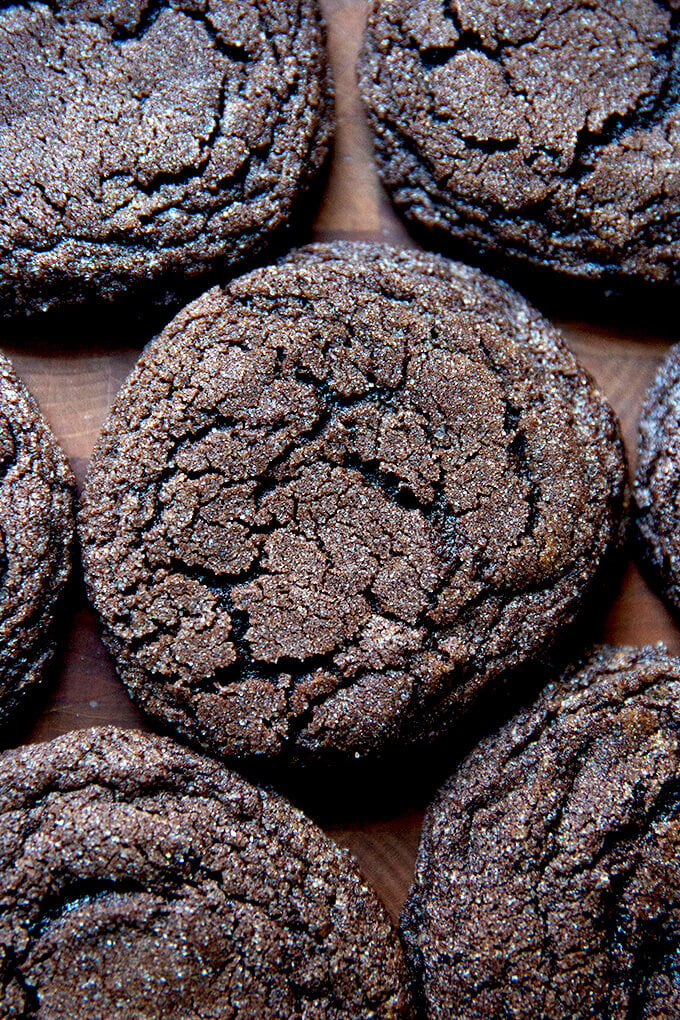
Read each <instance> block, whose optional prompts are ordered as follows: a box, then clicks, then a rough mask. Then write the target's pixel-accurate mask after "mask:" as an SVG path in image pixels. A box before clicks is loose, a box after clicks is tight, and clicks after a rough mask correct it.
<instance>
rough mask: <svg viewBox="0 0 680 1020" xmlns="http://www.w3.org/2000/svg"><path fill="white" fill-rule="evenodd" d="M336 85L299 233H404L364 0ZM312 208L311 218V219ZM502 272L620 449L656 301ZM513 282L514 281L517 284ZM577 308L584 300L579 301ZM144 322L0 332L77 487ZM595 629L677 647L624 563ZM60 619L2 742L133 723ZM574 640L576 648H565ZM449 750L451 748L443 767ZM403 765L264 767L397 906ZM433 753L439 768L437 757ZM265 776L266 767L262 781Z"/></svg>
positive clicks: (411, 851)
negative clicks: (366, 48)
mask: <svg viewBox="0 0 680 1020" xmlns="http://www.w3.org/2000/svg"><path fill="white" fill-rule="evenodd" d="M322 6H323V9H324V12H325V15H326V18H327V24H328V45H329V52H330V58H331V62H332V67H333V73H334V78H335V83H336V90H337V118H338V127H337V135H336V140H335V147H334V152H333V158H332V164H331V168H330V173H329V178H328V181H327V185H326V189H325V192H324V195H323V198H322V200H321V205H320V207H319V208H318V210H313V209H311V208H310V209H309V210H307V219H308V222H309V224H310V227H309V228H306V226H305V224H304V223H301V224H300V225H299V226H300V233H301V236H303V237H304V236H305V235H307V236H314V237H317V238H323V239H326V238H334V237H350V238H364V239H365V238H370V239H378V240H384V241H389V242H392V243H403V244H413V243H414V242H413V241H412V240H411V239H410V238H409V235H408V232H407V231H406V229H405V228H404V226H403V225H402V224H401V223H400V222H399V220H398V219H397V218H396V216H395V215H394V213H393V211H392V209H391V206H390V204H389V201H388V199H387V198H386V196H385V195H384V193H383V192H382V190H381V188H380V185H379V183H378V179H377V176H376V172H375V168H374V163H373V157H372V151H371V142H370V137H369V133H368V129H367V125H366V121H365V118H364V114H363V111H362V108H361V103H360V100H359V96H358V93H357V90H356V86H355V71H354V68H355V63H356V57H357V54H358V51H359V47H360V44H361V34H362V29H363V25H364V22H365V4H364V2H363V0H322ZM314 217H315V218H314ZM513 283H514V284H515V285H516V286H519V288H520V289H521V290H524V291H525V292H526V293H527V294H528V296H530V297H531V299H532V300H533V301H534V303H536V304H537V305H538V306H539V307H540V308H541V309H542V310H543V311H545V312H546V313H547V314H549V315H550V316H551V317H552V318H553V319H554V320H555V321H557V322H558V324H559V325H560V327H561V329H562V330H563V332H564V335H565V337H566V339H567V341H568V343H569V344H570V345H571V346H572V348H573V349H574V351H575V352H576V353H577V355H578V356H579V357H580V358H581V359H582V361H583V363H584V364H585V365H586V367H587V368H588V369H589V371H590V372H591V373H592V375H593V376H594V377H595V379H596V380H597V381H598V383H599V385H600V387H601V389H602V390H603V391H604V392H605V393H606V394H607V396H608V397H609V399H610V400H611V402H612V404H613V405H614V407H615V409H616V411H617V412H618V414H619V416H620V419H621V424H622V429H623V433H624V436H625V440H626V445H627V449H628V453H629V457H630V459H631V462H632V460H633V459H634V448H635V434H636V427H637V420H638V415H639V409H640V404H641V401H642V398H643V394H644V391H645V389H646V387H647V385H648V383H649V381H650V379H651V378H652V376H653V374H654V372H655V370H656V368H657V366H658V364H659V362H660V360H661V359H662V357H663V356H664V353H665V352H666V350H667V349H668V347H669V345H670V343H671V342H672V341H673V340H674V339H675V335H674V325H673V320H672V318H671V317H670V315H669V312H668V309H664V308H663V307H659V308H656V307H655V306H654V307H649V304H650V302H649V301H647V306H645V304H644V303H642V304H641V305H640V307H634V308H633V309H632V311H631V309H630V307H628V306H627V307H626V308H623V307H622V306H621V305H620V304H617V303H616V302H614V301H612V300H609V299H607V298H606V297H604V296H597V295H596V296H595V298H593V296H592V294H591V295H590V297H589V298H588V300H587V301H585V300H584V301H583V302H581V299H580V298H578V296H577V295H575V294H574V293H573V291H572V290H571V289H570V288H567V287H564V288H563V287H553V288H550V290H547V289H544V288H543V285H542V284H540V283H537V282H536V281H534V280H530V279H529V278H527V279H526V281H525V280H524V279H523V277H522V276H519V277H515V278H513ZM525 283H526V286H525ZM586 310H587V311H586ZM152 335H153V331H152V330H150V329H149V327H148V326H146V327H145V326H143V325H142V324H139V323H136V322H127V321H126V320H125V318H124V317H123V318H122V319H121V318H118V319H117V318H116V316H115V315H113V316H109V315H108V314H107V316H106V322H105V323H102V322H101V321H100V320H98V319H97V318H96V317H94V318H93V317H92V316H90V317H89V318H87V317H75V318H69V317H66V318H65V319H64V320H63V322H62V323H61V324H60V325H57V326H55V324H54V323H52V324H51V325H50V326H49V327H45V326H44V325H41V324H40V323H35V324H31V325H30V326H26V325H24V324H18V325H17V326H15V327H13V328H12V329H11V330H9V329H8V330H5V332H4V334H2V335H1V336H0V341H1V342H2V348H3V350H5V352H6V353H7V354H9V356H10V357H11V358H12V359H13V360H14V362H15V365H16V367H17V370H18V371H19V373H20V375H21V376H22V378H23V379H24V381H25V382H26V384H27V386H28V387H29V388H30V390H31V391H32V393H33V394H34V396H35V397H36V399H37V401H38V403H39V404H40V406H41V408H42V410H43V412H44V414H45V416H46V418H47V419H48V420H49V421H50V423H51V424H52V427H53V428H54V430H55V432H56V434H57V436H58V438H59V439H60V441H61V443H62V445H63V447H64V449H65V450H66V452H67V454H68V456H69V457H70V458H71V461H72V463H73V466H74V469H75V471H76V475H77V477H78V482H79V484H80V485H82V482H83V478H84V475H85V471H86V467H87V461H88V458H89V456H90V453H91V450H92V447H93V444H94V442H95V440H96V437H97V433H98V430H99V428H100V426H101V423H102V421H103V420H104V418H105V416H106V413H107V411H108V409H109V407H110V405H111V402H112V400H113V398H114V396H115V394H116V391H117V390H118V388H119V386H120V384H121V383H122V381H123V379H124V378H125V377H126V375H127V374H128V372H129V371H130V369H131V368H132V366H133V365H134V362H135V360H136V358H137V357H138V355H139V351H140V350H141V348H142V346H143V344H144V343H145V342H146V341H147V340H148V339H150V337H151V336H152ZM610 597H611V598H612V605H611V608H610V610H609V612H608V615H606V620H605V623H604V624H603V626H602V627H601V629H600V631H599V632H598V634H597V635H596V636H598V637H600V638H602V639H604V640H608V641H616V642H621V643H631V644H641V643H645V642H655V641H664V642H666V644H668V645H669V647H670V648H671V649H672V650H673V651H676V652H678V653H680V631H679V630H678V628H677V627H676V625H675V624H674V622H673V620H672V619H671V617H670V615H669V614H668V612H667V611H666V609H665V608H664V606H663V605H662V603H661V602H660V601H659V600H658V599H657V598H656V597H655V596H654V595H653V594H652V592H651V591H650V590H649V588H648V587H647V585H646V583H645V581H644V580H643V578H642V577H641V576H640V574H639V572H638V570H637V568H636V567H635V565H634V564H632V563H631V564H629V565H628V568H627V569H626V570H625V572H624V575H623V578H622V581H621V585H620V589H619V591H618V592H617V593H615V592H612V593H611V594H610ZM73 603H74V605H73V617H72V621H71V624H70V628H69V633H68V635H65V637H64V650H63V653H62V656H61V659H60V662H59V664H58V668H57V670H56V671H55V672H56V675H55V681H54V686H53V688H52V691H51V694H50V696H49V697H48V699H47V703H46V704H45V705H44V707H43V710H42V712H41V714H40V716H39V717H38V718H37V719H34V720H32V721H31V725H30V727H29V728H28V729H26V730H25V731H23V732H21V731H19V730H17V731H16V732H15V733H13V734H11V735H10V742H18V741H21V740H44V739H48V738H50V737H52V736H55V735H57V734H59V733H62V732H64V731H66V730H69V729H73V728H76V727H82V726H90V725H95V724H101V723H105V722H111V723H117V724H119V725H122V726H139V727H142V728H144V726H145V723H144V721H143V719H142V717H141V715H140V714H139V712H138V711H137V709H136V708H135V707H134V706H133V705H132V704H131V702H130V700H129V699H128V697H127V695H126V693H125V690H124V688H123V686H122V685H121V684H120V683H119V681H118V680H117V679H116V676H115V673H114V670H113V667H112V665H111V662H110V660H109V658H108V656H107V654H106V651H105V649H104V647H103V645H102V643H101V640H100V638H99V636H98V631H97V625H96V622H95V620H94V617H93V615H92V613H91V611H90V610H89V609H88V608H87V606H86V605H85V602H84V598H83V595H82V588H81V584H80V583H79V582H78V583H76V585H75V587H74V594H73ZM575 651H576V649H575ZM455 756H456V748H451V749H450V754H449V767H452V766H453V762H454V760H455ZM404 758H405V760H404V762H403V766H404V768H403V769H402V770H399V769H396V770H394V769H392V770H376V771H374V772H372V773H370V774H368V775H367V774H365V773H361V772H358V773H357V772H355V773H349V774H346V775H338V776H335V777H333V778H332V779H327V778H326V777H324V776H321V777H319V776H318V775H316V776H314V777H309V776H307V777H305V776H302V777H298V778H296V780H295V782H294V783H293V784H292V786H290V783H289V777H282V776H278V777H273V779H274V780H275V781H276V782H279V781H280V782H281V783H282V785H283V786H284V787H286V788H289V787H290V791H291V795H292V796H293V797H294V799H296V800H297V801H298V802H299V803H301V804H302V805H303V806H304V807H305V808H306V809H307V810H309V811H310V812H311V813H312V814H313V815H314V816H316V817H317V819H318V820H319V821H320V822H321V824H322V825H323V826H324V827H325V828H326V830H327V831H328V832H330V833H331V834H332V835H333V836H334V837H335V838H336V839H337V840H338V841H339V842H340V843H342V844H343V845H344V846H346V847H348V848H349V849H350V850H351V851H352V852H353V853H354V854H355V855H356V856H357V857H358V859H359V861H360V863H361V866H362V867H363V870H364V872H365V874H366V876H367V878H368V879H369V880H370V881H371V882H372V884H373V885H374V886H375V888H376V889H377V891H378V892H379V894H380V895H381V896H382V898H383V900H384V902H385V903H386V904H387V906H388V908H389V909H390V911H391V912H392V913H393V914H394V915H396V914H397V913H398V911H399V909H400V907H401V904H402V902H403V900H404V897H405V895H406V892H407V890H408V887H409V884H410V880H411V875H412V868H413V861H414V858H415V854H416V850H417V846H418V838H419V831H420V825H421V821H422V809H423V805H424V803H425V802H426V800H427V798H428V797H429V796H430V793H431V789H432V787H433V785H436V782H437V781H438V778H439V777H440V776H441V774H442V771H441V764H440V767H439V772H437V770H434V771H432V770H429V771H428V769H427V768H425V767H423V771H422V773H421V772H419V769H420V764H419V763H417V762H413V763H412V764H411V763H410V762H409V760H408V758H407V757H406V756H404ZM446 767H447V766H446V762H445V764H444V771H445V769H446ZM271 778H272V777H270V779H271Z"/></svg>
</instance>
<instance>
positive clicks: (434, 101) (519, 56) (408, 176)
mask: <svg viewBox="0 0 680 1020" xmlns="http://www.w3.org/2000/svg"><path fill="white" fill-rule="evenodd" d="M679 18H680V9H679V6H678V3H677V0H665V2H663V0H659V2H656V0H634V2H631V3H621V2H620V0H599V2H597V3H591V2H590V0H576V2H574V0H538V2H531V3H529V2H527V0H517V2H514V3H507V2H504V0H456V2H455V3H454V2H453V0H373V3H372V6H371V12H370V15H369V21H368V29H367V34H366V39H365V45H364V50H363V55H362V58H361V61H360V88H361V92H362V95H363V99H364V102H365V104H366V107H367V109H368V112H369V114H370V119H371V122H372V127H373V131H374V135H375V149H376V156H377V160H378V167H379V171H380V175H381V177H382V180H383V183H384V185H385V187H386V188H387V190H388V191H389V192H390V194H391V196H392V199H393V201H394V202H395V204H396V205H397V207H398V209H399V210H400V212H401V213H403V215H404V216H405V217H406V219H407V220H408V221H409V222H410V223H411V224H412V225H413V226H417V227H424V228H426V229H428V230H429V229H433V230H435V231H438V232H440V236H441V238H442V241H443V242H444V243H445V242H446V241H447V240H448V239H450V238H454V239H456V240H459V241H463V242H465V243H467V244H469V245H471V246H472V247H474V249H475V250H476V251H478V252H480V253H492V254H494V255H495V256H498V257H500V258H502V259H508V260H510V259H520V260H522V261H523V262H525V263H526V262H528V263H533V264H534V265H536V266H540V267H547V268H550V269H555V270H559V271H561V272H563V273H569V274H572V275H574V276H579V277H588V278H598V279H599V278H602V279H607V280H610V281H615V280H617V279H619V280H620V279H622V278H634V279H637V280H640V281H666V282H669V283H672V284H677V283H678V282H679V280H680V217H679V213H680V49H679V34H678V25H679V20H678V19H679Z"/></svg>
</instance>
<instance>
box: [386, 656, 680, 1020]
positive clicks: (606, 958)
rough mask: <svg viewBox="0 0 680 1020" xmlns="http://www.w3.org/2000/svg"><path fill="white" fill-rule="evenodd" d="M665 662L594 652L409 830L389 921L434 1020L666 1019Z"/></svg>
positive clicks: (678, 921) (673, 759) (679, 843)
mask: <svg viewBox="0 0 680 1020" xmlns="http://www.w3.org/2000/svg"><path fill="white" fill-rule="evenodd" d="M679 735H680V660H678V659H676V658H672V657H671V656H669V655H668V654H667V653H666V651H665V650H664V649H663V647H661V646H657V647H656V648H642V649H632V648H620V649H617V648H602V649H599V650H597V651H596V652H595V653H594V654H593V655H592V657H591V658H590V659H589V660H588V661H587V662H586V663H585V665H583V666H582V667H581V668H580V669H578V670H577V671H575V672H572V673H570V674H568V675H567V676H566V677H565V678H563V679H562V680H560V681H559V682H557V683H555V684H551V685H550V686H549V687H548V688H547V689H546V690H545V692H544V693H543V694H542V695H541V697H539V699H538V701H537V702H536V704H535V705H534V706H533V707H531V708H529V709H527V710H526V711H524V712H522V713H520V715H518V716H517V717H516V718H515V719H513V720H512V721H511V722H509V723H508V724H507V725H506V726H505V727H504V728H503V729H502V730H501V731H500V732H499V733H498V735H496V736H494V737H492V738H491V739H489V740H485V741H484V742H483V743H482V744H480V745H479V747H478V748H476V750H475V751H473V752H472V754H471V755H470V756H469V757H468V758H467V760H466V761H465V762H464V763H463V765H462V766H461V767H460V768H459V770H458V771H457V773H456V774H455V775H454V776H453V778H452V779H451V780H450V781H449V783H448V784H447V785H446V786H444V788H443V789H442V790H441V792H440V793H439V795H438V797H437V799H436V800H435V802H434V804H433V805H432V807H431V808H430V810H429V812H428V815H427V817H426V820H425V825H424V829H423V835H422V841H421V846H420V851H419V855H418V860H417V864H416V875H415V883H414V886H413V888H412V890H411V893H410V896H409V899H408V901H407V905H406V907H405V910H404V913H403V916H402V922H401V926H402V933H403V935H404V937H405V940H406V945H407V951H408V956H409V958H410V962H411V964H412V967H413V971H414V973H415V975H416V976H417V980H418V982H419V985H420V994H421V996H422V1000H423V1006H424V1014H425V1015H426V1016H428V1017H430V1018H433V1020H434V1018H438V1020H450V1018H451V1017H456V1020H488V1018H489V1017H506V1018H508V1020H510V1018H512V1020H590V1018H593V1017H601V1018H604V1017H607V1018H608V1020H630V1018H631V1017H636V1018H639V1020H675V1018H676V1017H678V1015H680V976H679V975H680V967H679V964H680V863H679V862H680V746H679V739H680V737H679Z"/></svg>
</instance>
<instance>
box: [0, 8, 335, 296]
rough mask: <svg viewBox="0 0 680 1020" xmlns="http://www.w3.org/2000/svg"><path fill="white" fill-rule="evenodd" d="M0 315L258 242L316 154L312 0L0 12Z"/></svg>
mask: <svg viewBox="0 0 680 1020" xmlns="http://www.w3.org/2000/svg"><path fill="white" fill-rule="evenodd" d="M0 67H2V85H3V88H2V89H0V138H1V139H2V144H0V186H1V188H2V195H3V202H2V207H1V208H0V314H2V313H3V312H4V313H14V312H18V311H19V312H25V311H36V310H39V309H45V308H48V307H52V306H57V305H63V304H67V303H71V302H81V301H84V300H87V299H95V300H97V301H99V302H101V301H102V300H111V299H112V298H115V297H117V296H119V295H122V294H128V293H130V292H134V291H139V290H141V289H144V290H145V292H147V293H150V292H151V288H152V287H155V288H156V289H159V288H160V287H161V284H162V285H163V287H164V288H165V287H166V286H167V287H170V288H171V289H172V288H173V287H175V286H182V285H184V284H186V281H187V279H188V278H191V277H196V276H198V275H200V274H201V273H205V272H207V271H209V270H214V269H218V268H228V269H229V271H230V272H233V269H234V266H235V265H236V264H238V263H239V262H240V261H243V260H244V259H246V258H251V257H253V256H255V255H256V254H257V253H259V252H260V251H261V250H262V249H263V248H264V247H266V245H267V244H270V243H271V241H272V237H273V235H274V233H275V232H277V231H279V230H280V229H281V228H282V227H283V226H285V225H286V224H287V223H288V222H289V220H290V218H291V215H292V214H293V212H294V211H295V210H297V209H298V206H299V202H300V199H301V198H302V197H303V196H304V195H305V194H306V192H307V189H308V186H309V184H310V183H311V180H312V178H313V177H314V175H315V174H316V172H317V171H318V170H319V168H320V166H321V164H322V162H323V160H324V158H325V156H326V154H327V151H328V142H329V137H330V133H331V130H332V117H331V113H330V93H331V87H330V80H329V76H328V71H327V67H326V61H325V54H324V38H323V31H322V24H321V18H320V15H319V11H318V6H317V2H316V0H115V2H113V3H108V2H106V3H105V2H102V0H56V2H54V3H50V4H46V3H42V4H41V3H37V4H9V5H7V4H0Z"/></svg>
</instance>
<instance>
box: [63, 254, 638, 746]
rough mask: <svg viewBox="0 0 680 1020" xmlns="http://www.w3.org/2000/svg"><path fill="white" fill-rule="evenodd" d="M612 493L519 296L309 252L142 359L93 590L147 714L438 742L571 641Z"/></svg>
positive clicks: (542, 328)
mask: <svg viewBox="0 0 680 1020" xmlns="http://www.w3.org/2000/svg"><path fill="white" fill-rule="evenodd" d="M624 487H625V464H624V457H623V451H622V446H621V441H620V438H619V433H618V427H617V423H616V420H615V417H614V415H613V412H612V411H611V408H610V407H609V406H608V404H607V403H606V401H605V400H604V399H603V398H602V397H601V396H600V394H599V393H598V392H597V391H596V390H595V389H594V387H593V385H592V383H591V380H590V379H589V377H588V376H587V375H586V373H585V372H584V371H583V369H582V368H581V367H580V366H579V365H578V363H577V362H576V360H575V359H574V357H573V355H572V354H571V353H570V352H569V351H568V350H567V349H566V348H565V347H564V345H563V344H562V342H561V341H560V339H559V336H558V334H557V333H556V331H555V330H554V329H552V327H551V326H550V325H549V324H548V323H547V322H546V321H545V320H544V319H542V318H541V317H540V316H539V315H538V314H537V313H536V312H535V311H533V310H532V309H531V308H529V307H528V305H527V304H526V303H525V302H524V301H523V300H522V299H521V298H520V297H519V296H518V295H517V294H515V293H514V292H512V291H511V290H509V289H508V288H507V287H505V286H504V285H502V284H499V283H496V282H494V281H492V280H490V279H489V278H487V277H485V276H483V275H481V274H480V273H478V272H477V271H475V270H472V269H469V268H467V267H464V266H461V265H458V264H456V263H451V262H447V261H446V260H444V259H440V258H437V257H436V256H431V255H427V254H424V253H418V252H414V251H399V250H397V249H391V248H386V247H382V246H380V245H369V244H356V245H352V244H349V243H337V244H333V245H313V246H310V247H309V248H307V249H302V250H300V251H299V252H298V253H295V254H294V255H292V256H291V257H289V258H288V259H287V260H285V261H282V262H281V263H279V264H278V265H277V266H273V267H267V268H262V269H258V270H256V271H255V272H253V273H251V274H249V275H247V276H244V277H241V278H240V279H238V280H235V281H233V282H231V283H230V284H229V285H228V286H226V287H224V288H222V289H220V288H214V289H213V290H211V291H209V292H208V293H207V294H205V295H204V296H203V297H202V298H200V299H199V300H198V301H196V302H194V303H193V304H191V305H189V306H188V308H187V309H185V310H184V311H183V312H182V313H181V314H180V315H179V316H177V318H175V320H174V321H173V322H172V323H170V325H169V326H168V327H167V328H166V329H165V331H164V332H163V333H162V334H161V335H160V336H159V337H158V338H157V339H156V340H154V341H153V342H152V343H151V344H150V345H149V346H148V347H147V349H146V351H145V352H144V354H143V355H142V357H141V359H140V361H139V363H138V365H137V367H136V369H135V370H134V371H133V373H132V375H131V376H130V378H129V379H128V381H127V383H126V384H125V385H124V386H123V388H122V390H121V392H120V394H119V396H118V397H117V399H116V401H115V404H114V407H113V410H112V412H111V414H110V416H109V418H108V420H107V422H106V423H105V426H104V429H103V432H102V435H101V437H100V439H99V441H98V443H97V446H96V448H95V452H94V455H93V459H92V463H91V467H90V472H89V475H88V480H87V484H86V489H85V494H84V500H83V508H82V514H81V539H82V548H83V561H84V566H85V573H86V582H87V585H88V589H89V592H90V595H91V598H92V601H93V603H94V606H95V607H96V610H97V611H98V613H99V614H100V616H101V618H102V621H103V625H104V635H105V640H106V642H107V644H108V647H109V648H110V649H111V652H112V654H113V657H114V659H115V662H116V665H117V667H118V670H119V672H120V675H121V676H122V678H123V680H124V681H125V683H126V684H127V686H128V688H129V690H130V692H131V694H132V696H133V697H134V699H135V700H136V701H137V702H138V703H139V704H140V705H141V707H142V708H143V709H144V710H145V711H146V712H147V713H149V715H150V716H151V717H152V718H153V719H154V720H156V722H157V723H159V724H161V725H162V726H167V727H172V728H175V729H176V730H178V731H179V732H181V733H182V734H184V735H185V736H186V737H188V738H190V739H191V740H192V741H197V742H199V743H201V744H203V745H204V746H205V747H207V748H209V749H211V750H212V751H213V752H216V753H219V754H226V755H264V756H272V757H275V756H291V757H294V758H297V757H302V758H304V757H314V756H319V755H323V754H334V753H340V754H347V755H354V756H356V757H359V756H362V755H368V754H374V753H378V752H380V751H382V750H383V749H384V748H385V747H387V746H388V745H396V744H398V743H405V742H425V741H430V740H432V739H433V738H434V737H436V736H437V735H438V734H441V733H442V732H443V731H444V730H446V729H447V728H449V727H450V726H451V725H452V724H453V723H455V722H456V721H457V720H458V718H459V717H460V716H461V715H462V714H463V713H464V712H465V711H466V710H467V709H468V708H469V707H470V706H471V705H473V704H474V703H476V702H477V701H478V699H479V698H480V696H481V695H482V694H483V692H484V691H485V689H486V688H487V687H488V685H490V684H491V683H492V682H493V681H494V680H496V679H497V678H498V677H500V676H501V675H502V674H504V673H506V672H507V671H508V670H510V669H512V668H513V667H518V666H520V665H524V664H526V663H527V662H528V661H529V660H531V659H532V658H534V657H536V656H537V655H538V654H539V653H541V652H542V651H543V650H544V649H545V648H546V646H548V645H549V644H550V643H551V642H552V641H553V640H554V638H555V637H556V636H557V635H558V634H560V633H561V631H562V630H563V629H564V628H565V627H566V626H567V625H568V624H569V623H571V621H572V620H573V619H574V617H575V616H576V614H577V613H578V611H579V609H580V608H581V606H582V604H583V602H584V599H585V598H586V597H587V595H588V594H589V592H590V591H591V590H592V588H593V586H594V584H595V582H596V581H597V579H598V578H599V575H600V572H601V567H602V564H603V560H604V559H605V557H606V555H607V552H608V550H610V549H611V547H612V546H613V544H615V543H616V541H617V540H618V537H619V529H620V524H621V512H622V498H623V492H624Z"/></svg>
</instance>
